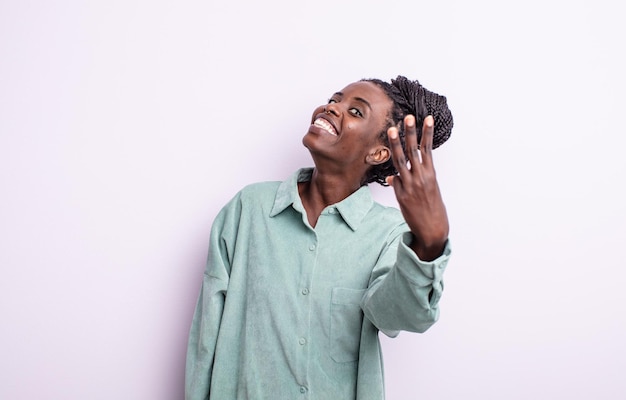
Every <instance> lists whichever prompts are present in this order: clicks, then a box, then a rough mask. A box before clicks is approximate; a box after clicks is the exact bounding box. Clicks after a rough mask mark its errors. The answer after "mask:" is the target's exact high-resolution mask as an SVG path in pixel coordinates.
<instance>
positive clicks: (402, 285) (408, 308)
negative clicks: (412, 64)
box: [361, 115, 450, 336]
mask: <svg viewBox="0 0 626 400" xmlns="http://www.w3.org/2000/svg"><path fill="white" fill-rule="evenodd" d="M404 126H405V129H406V147H407V154H408V161H409V163H408V165H407V159H406V157H405V156H404V152H403V151H402V145H401V143H400V139H399V137H398V130H397V128H395V127H392V128H390V129H389V130H388V132H387V134H388V136H389V143H390V145H391V154H392V158H393V163H394V166H395V168H396V170H397V171H398V175H396V176H392V177H388V178H387V182H388V183H389V184H390V185H392V186H393V189H394V192H395V194H396V198H397V200H398V204H399V206H400V211H401V212H402V216H403V217H404V219H405V221H406V223H407V225H408V226H409V229H410V232H406V233H404V235H402V237H401V238H400V236H399V235H398V237H397V238H395V239H394V240H393V241H392V243H395V244H396V246H390V247H389V249H386V250H385V253H384V254H383V255H382V256H381V259H380V260H379V262H378V264H377V267H376V268H375V269H374V272H373V276H372V279H371V280H370V287H369V288H368V292H367V293H366V295H365V297H364V299H363V302H362V304H361V306H362V308H363V312H364V314H365V315H366V316H367V317H368V318H369V319H370V321H372V323H373V324H374V325H375V326H376V327H378V329H380V330H382V331H383V332H385V333H386V334H387V335H389V336H395V335H397V331H399V330H409V331H414V332H424V331H425V330H426V329H428V328H429V327H430V326H431V325H432V324H434V323H435V321H437V318H438V317H439V308H438V302H439V299H440V297H441V292H442V291H443V281H442V274H443V271H444V269H445V267H446V265H447V262H448V258H449V257H450V247H449V242H448V231H449V224H448V216H447V213H446V208H445V205H444V204H443V199H442V198H441V193H440V191H439V185H438V184H437V179H436V175H435V169H434V166H433V159H432V141H433V133H434V120H433V117H432V116H428V117H426V118H425V119H424V125H423V127H422V133H423V134H422V139H421V143H420V145H419V146H418V143H417V132H416V127H415V117H413V116H412V115H408V116H406V117H405V119H404ZM395 248H397V253H396V254H394V253H393V249H395Z"/></svg>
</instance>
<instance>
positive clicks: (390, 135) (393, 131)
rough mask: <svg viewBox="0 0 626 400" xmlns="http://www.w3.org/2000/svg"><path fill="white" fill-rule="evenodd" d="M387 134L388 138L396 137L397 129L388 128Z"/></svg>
mask: <svg viewBox="0 0 626 400" xmlns="http://www.w3.org/2000/svg"><path fill="white" fill-rule="evenodd" d="M387 135H389V139H395V138H397V137H398V130H397V129H396V128H389V130H388V131H387Z"/></svg>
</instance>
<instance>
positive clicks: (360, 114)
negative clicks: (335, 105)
mask: <svg viewBox="0 0 626 400" xmlns="http://www.w3.org/2000/svg"><path fill="white" fill-rule="evenodd" d="M348 111H349V112H350V114H352V115H355V116H357V117H362V116H363V113H362V112H361V111H359V109H358V108H354V107H353V108H351V109H349V110H348Z"/></svg>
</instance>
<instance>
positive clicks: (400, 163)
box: [387, 126, 409, 179]
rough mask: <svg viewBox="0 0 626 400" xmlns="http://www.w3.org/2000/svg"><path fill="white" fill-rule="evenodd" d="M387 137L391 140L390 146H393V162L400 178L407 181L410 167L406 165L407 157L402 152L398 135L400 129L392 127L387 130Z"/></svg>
mask: <svg viewBox="0 0 626 400" xmlns="http://www.w3.org/2000/svg"><path fill="white" fill-rule="evenodd" d="M387 137H388V138H389V145H390V146H391V160H392V161H393V166H394V167H395V168H396V171H398V173H399V174H400V178H402V179H406V178H407V177H408V173H409V170H408V167H407V165H406V157H405V156H404V151H403V150H402V143H400V137H399V134H398V128H396V127H395V126H392V127H391V128H389V129H387Z"/></svg>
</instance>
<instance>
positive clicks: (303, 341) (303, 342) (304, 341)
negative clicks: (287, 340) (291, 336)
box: [298, 338, 306, 346]
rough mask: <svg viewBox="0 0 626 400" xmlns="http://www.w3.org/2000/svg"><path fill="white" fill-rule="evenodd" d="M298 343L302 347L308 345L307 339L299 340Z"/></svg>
mask: <svg viewBox="0 0 626 400" xmlns="http://www.w3.org/2000/svg"><path fill="white" fill-rule="evenodd" d="M298 343H300V344H301V345H302V346H304V344H305V343H306V339H305V338H300V340H298Z"/></svg>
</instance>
